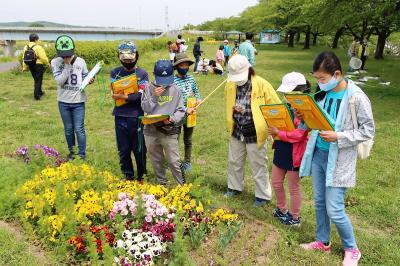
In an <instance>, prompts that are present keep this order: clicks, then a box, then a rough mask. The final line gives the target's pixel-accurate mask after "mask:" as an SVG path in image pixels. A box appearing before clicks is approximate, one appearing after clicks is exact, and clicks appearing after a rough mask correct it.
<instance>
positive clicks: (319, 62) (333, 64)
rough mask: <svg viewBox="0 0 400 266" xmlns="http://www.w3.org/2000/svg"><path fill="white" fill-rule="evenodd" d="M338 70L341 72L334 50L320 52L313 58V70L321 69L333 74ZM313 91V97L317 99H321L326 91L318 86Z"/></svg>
mask: <svg viewBox="0 0 400 266" xmlns="http://www.w3.org/2000/svg"><path fill="white" fill-rule="evenodd" d="M338 70H339V71H340V72H341V73H342V72H343V71H342V65H341V64H340V60H339V58H338V57H337V55H336V54H335V53H334V52H322V53H320V54H319V55H318V56H317V57H316V58H315V60H314V64H313V72H317V71H322V72H325V73H328V74H330V75H332V76H333V75H334V74H335V72H336V71H338ZM315 92H316V93H315V95H314V98H315V100H317V101H321V100H322V99H324V98H325V96H326V92H325V91H321V90H320V88H319V86H318V87H317V90H316V91H315Z"/></svg>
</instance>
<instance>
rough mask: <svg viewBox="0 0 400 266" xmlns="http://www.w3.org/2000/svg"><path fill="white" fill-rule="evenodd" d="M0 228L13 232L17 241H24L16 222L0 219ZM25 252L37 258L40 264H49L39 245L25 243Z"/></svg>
mask: <svg viewBox="0 0 400 266" xmlns="http://www.w3.org/2000/svg"><path fill="white" fill-rule="evenodd" d="M0 228H1V229H3V230H6V231H8V232H10V233H11V234H13V235H14V236H15V238H16V240H17V241H18V242H24V241H25V239H24V237H23V230H22V228H21V227H20V226H19V225H18V224H14V223H7V222H5V221H2V220H0ZM27 253H29V254H30V255H32V256H33V257H35V258H36V259H37V261H38V262H39V263H40V265H50V264H49V263H48V261H47V259H46V253H45V251H44V250H42V249H41V248H40V247H38V246H36V245H34V244H32V243H27Z"/></svg>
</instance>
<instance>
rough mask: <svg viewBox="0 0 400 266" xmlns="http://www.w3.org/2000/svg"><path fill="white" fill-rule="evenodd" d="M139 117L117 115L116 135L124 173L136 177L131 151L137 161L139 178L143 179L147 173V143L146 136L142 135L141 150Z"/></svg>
mask: <svg viewBox="0 0 400 266" xmlns="http://www.w3.org/2000/svg"><path fill="white" fill-rule="evenodd" d="M139 123H140V122H139V120H138V118H137V117H122V116H116V117H115V135H116V136H117V147H118V154H119V163H120V165H121V170H122V172H123V173H124V175H125V176H126V177H128V178H133V177H134V171H133V164H132V158H131V153H132V152H133V154H134V156H135V161H136V168H137V178H138V179H139V180H141V179H142V178H143V175H144V174H145V173H146V145H145V143H144V136H143V135H142V136H140V138H141V140H140V141H141V142H142V147H141V150H139V136H138V126H139Z"/></svg>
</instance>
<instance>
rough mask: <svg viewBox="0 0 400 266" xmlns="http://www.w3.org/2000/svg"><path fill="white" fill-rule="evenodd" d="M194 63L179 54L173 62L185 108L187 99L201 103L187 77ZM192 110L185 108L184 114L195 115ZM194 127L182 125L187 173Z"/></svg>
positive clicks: (193, 82) (194, 85)
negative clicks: (192, 98) (190, 98)
mask: <svg viewBox="0 0 400 266" xmlns="http://www.w3.org/2000/svg"><path fill="white" fill-rule="evenodd" d="M193 63H194V62H193V61H192V60H191V59H190V58H189V57H188V56H187V55H186V54H185V53H179V54H177V55H176V57H175V60H174V68H175V70H176V72H177V73H176V75H175V79H174V84H175V85H177V86H178V87H179V89H180V90H181V92H182V95H183V101H184V105H185V107H187V106H188V105H187V102H188V98H189V97H195V98H196V102H197V104H199V103H200V102H201V97H200V92H199V88H198V87H197V83H196V81H195V80H194V78H193V76H191V75H188V74H187V73H188V71H189V66H190V65H192V64H193ZM195 112H196V111H195V109H194V108H186V114H187V115H190V114H193V113H195ZM193 130H194V127H188V126H187V123H186V120H185V122H184V123H183V143H184V145H185V160H184V162H183V170H184V171H186V172H189V171H191V170H192V164H191V158H192V136H193Z"/></svg>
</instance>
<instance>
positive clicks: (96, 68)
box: [79, 61, 104, 91]
mask: <svg viewBox="0 0 400 266" xmlns="http://www.w3.org/2000/svg"><path fill="white" fill-rule="evenodd" d="M103 65H104V62H103V61H99V62H97V64H96V65H95V66H94V67H93V68H92V70H90V72H89V73H88V75H87V76H86V78H85V79H84V80H83V81H82V84H81V86H80V87H79V90H80V91H83V90H85V88H86V87H87V86H88V85H89V82H90V81H91V80H92V78H94V76H96V75H97V74H98V73H99V72H100V70H101V68H102V67H103Z"/></svg>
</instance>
